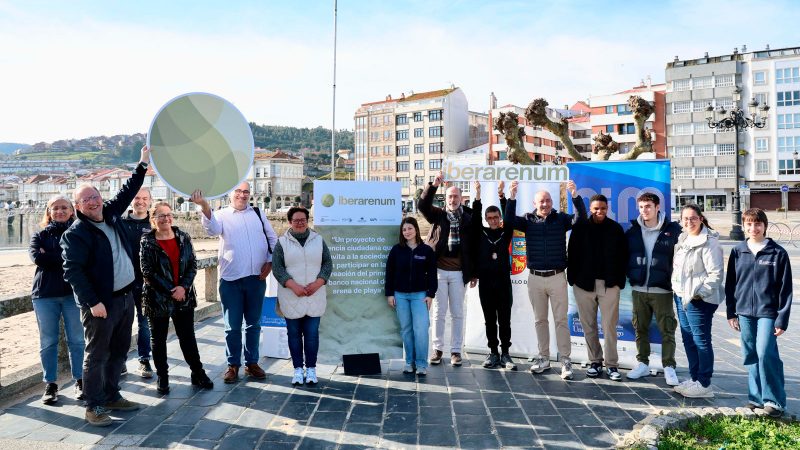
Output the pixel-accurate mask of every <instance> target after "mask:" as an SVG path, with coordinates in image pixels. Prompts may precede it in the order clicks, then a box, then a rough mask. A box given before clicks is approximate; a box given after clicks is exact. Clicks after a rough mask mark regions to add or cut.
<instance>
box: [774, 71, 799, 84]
mask: <svg viewBox="0 0 800 450" xmlns="http://www.w3.org/2000/svg"><path fill="white" fill-rule="evenodd" d="M783 83H800V67H787V68H785V69H777V70H775V84H783Z"/></svg>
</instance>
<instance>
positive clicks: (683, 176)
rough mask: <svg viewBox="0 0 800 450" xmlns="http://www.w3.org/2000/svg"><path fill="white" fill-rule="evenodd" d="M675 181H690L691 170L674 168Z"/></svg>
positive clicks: (688, 168)
mask: <svg viewBox="0 0 800 450" xmlns="http://www.w3.org/2000/svg"><path fill="white" fill-rule="evenodd" d="M675 179H677V180H691V179H692V168H691V167H676V168H675Z"/></svg>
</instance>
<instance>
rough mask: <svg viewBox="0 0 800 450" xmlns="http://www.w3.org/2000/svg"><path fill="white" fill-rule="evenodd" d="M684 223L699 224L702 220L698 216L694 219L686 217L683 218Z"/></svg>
mask: <svg viewBox="0 0 800 450" xmlns="http://www.w3.org/2000/svg"><path fill="white" fill-rule="evenodd" d="M683 221H684V222H699V221H700V218H699V217H697V216H694V217H684V218H683Z"/></svg>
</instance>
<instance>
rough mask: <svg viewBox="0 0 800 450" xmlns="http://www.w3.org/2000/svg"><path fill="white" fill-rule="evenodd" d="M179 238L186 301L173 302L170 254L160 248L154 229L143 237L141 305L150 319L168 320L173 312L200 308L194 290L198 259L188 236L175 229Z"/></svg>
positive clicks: (181, 278)
mask: <svg viewBox="0 0 800 450" xmlns="http://www.w3.org/2000/svg"><path fill="white" fill-rule="evenodd" d="M172 231H174V232H175V237H176V238H177V239H178V249H179V261H178V264H179V265H180V267H179V269H178V280H179V282H180V285H181V286H183V288H184V289H185V290H186V297H185V299H184V301H182V302H178V301H175V300H173V299H172V288H174V287H175V283H174V282H173V277H172V263H170V261H169V257H168V256H167V252H165V251H164V249H162V248H161V246H160V245H158V241H157V240H156V231H155V230H152V231H150V232H149V233H146V234H144V235H143V236H142V241H141V246H140V247H141V250H140V254H139V258H140V260H141V262H142V277H143V278H144V290H143V292H142V305H143V306H144V314H145V315H146V316H147V317H169V316H170V314H171V313H172V311H174V310H181V311H186V310H191V309H194V308H195V307H197V293H196V292H195V289H194V277H195V275H197V259H196V257H195V254H194V248H193V247H192V240H191V239H190V238H189V235H188V234H186V233H184V232H183V231H181V230H180V229H178V227H172Z"/></svg>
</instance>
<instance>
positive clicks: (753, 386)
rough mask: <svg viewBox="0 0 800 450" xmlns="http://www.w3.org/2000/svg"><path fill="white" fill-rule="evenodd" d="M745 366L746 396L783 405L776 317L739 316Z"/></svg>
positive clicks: (783, 396)
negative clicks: (747, 373) (747, 375)
mask: <svg viewBox="0 0 800 450" xmlns="http://www.w3.org/2000/svg"><path fill="white" fill-rule="evenodd" d="M739 328H740V330H741V339H742V356H743V357H744V365H745V367H747V370H748V371H749V372H750V376H749V377H748V378H749V379H748V391H749V392H748V399H749V400H750V403H753V404H755V405H767V406H772V407H773V408H775V409H780V410H781V411H783V410H784V409H785V408H786V390H785V389H784V382H785V380H784V378H783V361H781V357H780V354H778V338H777V337H776V336H775V335H774V334H773V333H774V332H775V319H768V318H758V317H748V316H741V315H740V316H739Z"/></svg>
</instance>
